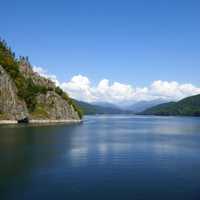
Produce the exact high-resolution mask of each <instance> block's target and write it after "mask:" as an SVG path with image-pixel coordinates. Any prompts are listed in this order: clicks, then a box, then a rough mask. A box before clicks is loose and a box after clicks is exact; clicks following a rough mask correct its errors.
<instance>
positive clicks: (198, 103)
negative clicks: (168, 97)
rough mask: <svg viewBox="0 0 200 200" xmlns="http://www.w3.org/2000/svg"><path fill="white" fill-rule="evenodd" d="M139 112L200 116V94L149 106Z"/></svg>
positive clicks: (143, 113) (144, 113)
mask: <svg viewBox="0 0 200 200" xmlns="http://www.w3.org/2000/svg"><path fill="white" fill-rule="evenodd" d="M139 114H142V115H166V116H168V115H175V116H200V94H199V95H195V96H191V97H187V98H185V99H182V100H181V101H178V102H170V103H164V104H160V105H158V106H154V107H152V108H149V109H147V110H145V111H143V112H140V113H139Z"/></svg>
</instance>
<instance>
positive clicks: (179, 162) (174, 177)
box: [0, 116, 200, 200]
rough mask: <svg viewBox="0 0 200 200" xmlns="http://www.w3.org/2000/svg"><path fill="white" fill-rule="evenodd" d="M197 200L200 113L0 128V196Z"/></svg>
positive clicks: (4, 199)
mask: <svg viewBox="0 0 200 200" xmlns="http://www.w3.org/2000/svg"><path fill="white" fill-rule="evenodd" d="M7 199H12V200H18V199H19V200H24V199H25V200H40V199H41V200H44V199H58V200H63V199H64V200H68V199H69V200H76V199H86V200H99V199H101V200H104V199H109V200H110V199H115V200H116V199H120V200H126V199H128V200H129V199H130V200H143V199H145V200H150V199H152V200H165V199H166V200H179V199H180V200H185V199H186V200H199V199H200V118H178V117H134V116H101V117H86V119H85V122H84V123H83V124H79V125H56V126H38V127H37V126H0V200H7Z"/></svg>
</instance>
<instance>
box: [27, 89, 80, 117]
mask: <svg viewBox="0 0 200 200" xmlns="http://www.w3.org/2000/svg"><path fill="white" fill-rule="evenodd" d="M31 118H32V119H46V118H47V119H50V120H68V119H74V120H79V116H78V114H77V112H76V111H75V110H74V108H73V107H72V106H71V105H69V104H68V102H67V101H66V100H64V99H63V98H62V97H60V96H59V95H58V94H56V93H55V92H54V91H48V92H47V93H46V94H39V95H38V96H37V105H36V113H34V112H33V113H32V114H31Z"/></svg>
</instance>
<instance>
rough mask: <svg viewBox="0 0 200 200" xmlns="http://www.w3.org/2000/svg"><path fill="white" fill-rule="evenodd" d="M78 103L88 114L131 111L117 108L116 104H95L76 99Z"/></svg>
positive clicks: (126, 112) (127, 112)
mask: <svg viewBox="0 0 200 200" xmlns="http://www.w3.org/2000/svg"><path fill="white" fill-rule="evenodd" d="M74 101H75V102H76V104H77V105H78V106H79V107H80V109H81V110H82V111H83V113H84V114H86V115H96V114H130V113H131V112H130V111H126V110H122V109H120V108H117V106H115V105H112V104H111V105H110V106H109V104H106V105H105V106H103V105H102V106H101V105H95V104H91V103H86V102H83V101H78V100H74Z"/></svg>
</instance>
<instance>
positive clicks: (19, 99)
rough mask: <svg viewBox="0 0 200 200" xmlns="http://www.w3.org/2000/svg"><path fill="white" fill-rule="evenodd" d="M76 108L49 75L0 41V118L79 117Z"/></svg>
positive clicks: (69, 118) (59, 118) (41, 118)
mask: <svg viewBox="0 0 200 200" xmlns="http://www.w3.org/2000/svg"><path fill="white" fill-rule="evenodd" d="M81 117H82V115H81V111H80V109H79V108H78V107H77V106H76V104H75V103H74V102H73V100H72V99H71V98H69V97H68V95H67V94H66V93H65V92H63V91H62V89H60V88H59V87H56V85H55V84H54V83H53V82H52V81H51V80H49V79H47V78H44V77H41V76H40V75H39V74H37V73H35V72H34V71H33V70H32V67H31V64H30V63H29V61H28V59H27V58H23V57H21V58H20V59H16V58H15V57H14V54H13V53H12V52H11V50H10V49H9V48H8V47H7V45H6V44H5V42H2V41H0V120H17V121H21V120H23V119H28V120H80V119H81Z"/></svg>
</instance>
